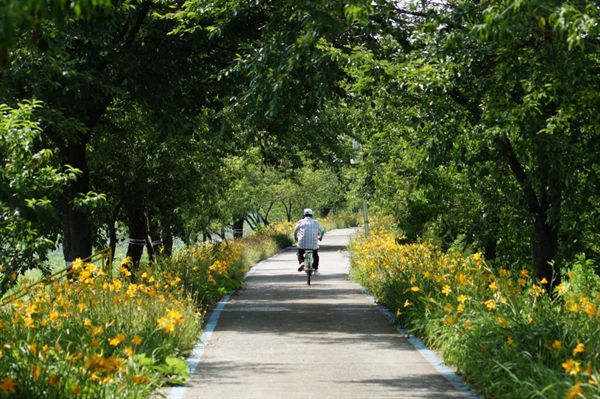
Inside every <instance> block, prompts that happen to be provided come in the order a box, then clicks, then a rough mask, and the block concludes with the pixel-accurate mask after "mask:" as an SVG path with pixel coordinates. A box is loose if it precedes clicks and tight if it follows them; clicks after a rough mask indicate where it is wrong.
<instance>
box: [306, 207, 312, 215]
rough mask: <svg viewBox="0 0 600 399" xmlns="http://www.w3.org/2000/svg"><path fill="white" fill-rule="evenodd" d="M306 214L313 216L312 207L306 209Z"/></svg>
mask: <svg viewBox="0 0 600 399" xmlns="http://www.w3.org/2000/svg"><path fill="white" fill-rule="evenodd" d="M304 216H312V209H310V208H306V209H304Z"/></svg>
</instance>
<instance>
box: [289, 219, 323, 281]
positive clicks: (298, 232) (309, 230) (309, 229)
mask: <svg viewBox="0 0 600 399" xmlns="http://www.w3.org/2000/svg"><path fill="white" fill-rule="evenodd" d="M312 214H313V212H312V209H310V208H306V209H305V210H304V218H303V219H300V220H299V221H298V223H296V228H295V229H294V240H296V241H298V263H300V267H298V271H299V272H301V271H302V270H304V253H305V252H306V250H307V249H312V251H313V259H314V263H313V269H314V270H315V272H316V271H317V270H318V269H319V242H318V241H321V240H322V239H323V235H324V234H325V229H324V228H323V226H321V225H320V224H319V222H317V221H316V220H314V219H313V217H312Z"/></svg>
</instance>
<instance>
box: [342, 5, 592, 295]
mask: <svg viewBox="0 0 600 399" xmlns="http://www.w3.org/2000/svg"><path fill="white" fill-rule="evenodd" d="M420 7H421V8H416V9H414V10H412V11H406V10H398V12H399V14H402V15H404V23H403V24H398V27H399V29H407V28H408V29H409V30H410V31H411V32H412V33H411V35H409V36H408V37H409V40H408V41H403V40H401V39H402V37H403V36H402V35H381V36H380V37H379V38H378V40H377V41H376V42H378V44H379V45H378V48H375V49H370V48H367V47H366V46H361V47H360V48H357V49H356V50H355V51H354V53H353V55H351V56H350V57H348V56H347V54H346V53H345V52H344V51H343V50H342V49H335V50H332V56H333V57H337V58H338V59H340V60H341V61H342V62H343V63H345V64H343V63H342V65H345V68H346V71H347V72H348V74H349V75H350V76H352V77H353V78H352V80H351V81H349V82H348V83H349V84H348V85H347V86H346V88H347V91H348V92H349V93H350V94H351V95H352V96H353V97H354V98H352V100H353V101H352V104H356V109H359V110H361V112H363V113H364V114H365V115H366V116H367V117H366V118H364V119H365V123H364V126H362V129H363V132H364V133H366V134H365V137H366V140H365V142H364V143H363V149H364V150H365V154H364V157H363V158H364V161H363V166H362V167H363V168H371V171H372V173H373V178H371V179H370V181H371V182H372V183H369V179H368V180H365V184H369V185H370V187H371V189H370V192H371V193H372V195H374V196H375V197H376V198H379V200H378V201H377V202H378V203H379V204H380V205H381V206H383V207H384V208H387V209H394V208H396V209H397V212H398V211H399V212H401V216H405V218H404V219H403V220H410V219H411V218H412V219H413V220H415V221H417V223H415V224H413V227H414V230H413V232H412V233H411V232H410V231H409V233H411V237H412V238H415V237H416V236H417V235H422V234H424V233H425V231H426V230H427V226H432V225H435V226H439V228H438V233H440V234H445V233H444V232H446V233H449V237H448V240H450V241H451V240H452V239H453V238H458V237H459V236H460V235H461V234H462V235H467V236H468V235H470V237H469V240H470V242H472V243H477V245H481V246H483V247H485V248H486V249H487V250H488V252H489V254H490V255H491V256H494V255H495V253H496V251H497V249H498V246H499V245H502V246H504V248H503V249H504V250H506V249H507V247H508V248H509V252H510V255H511V257H512V261H513V262H518V261H520V260H522V259H524V258H526V254H523V253H522V252H521V251H520V249H519V248H520V247H521V245H520V242H522V236H523V233H522V229H523V228H524V227H527V228H528V229H529V230H530V234H531V236H532V239H531V244H530V254H531V255H530V256H531V259H532V264H533V267H534V270H535V272H536V276H537V277H538V279H540V280H542V279H544V278H545V279H547V280H548V281H550V282H554V283H556V282H557V281H558V280H557V278H558V276H559V275H560V272H559V271H560V263H561V261H562V260H564V259H566V258H568V257H570V256H573V254H574V251H575V250H581V249H584V250H586V251H590V250H592V249H593V245H592V244H591V242H587V243H585V242H583V240H581V239H580V237H581V236H582V235H586V233H583V226H587V227H588V228H591V229H592V230H593V229H595V227H591V226H592V225H593V224H596V223H598V222H599V221H598V220H596V221H595V222H591V219H590V218H589V215H592V214H597V211H596V208H597V206H596V205H592V204H590V203H589V201H587V200H586V198H589V196H590V194H588V193H587V189H582V187H586V188H587V187H595V185H596V183H597V182H596V180H595V178H591V177H590V174H589V173H588V171H589V170H596V169H597V162H596V161H595V160H593V159H592V157H590V154H594V153H597V147H596V145H595V144H592V141H593V140H595V139H596V138H595V134H594V133H592V132H597V131H598V129H597V126H598V117H597V112H595V110H596V109H597V107H598V96H597V95H594V94H593V93H594V92H597V89H598V83H599V81H598V74H597V73H595V71H597V69H598V58H597V56H596V49H597V46H598V43H597V41H598V8H597V7H595V6H593V5H592V3H591V2H568V1H563V2H530V3H527V4H525V3H523V2H520V1H502V2H500V3H498V2H466V1H447V2H442V3H435V4H433V3H423V4H422V5H421V6H420ZM361 104H362V105H361ZM364 104H368V106H367V107H365V106H364ZM377 121H380V122H379V123H377ZM596 141H597V140H596ZM381 165H384V167H383V168H381ZM584 191H586V194H584V193H583V192H584ZM592 191H594V189H592ZM590 193H591V191H590ZM475 210H477V211H475ZM567 215H568V223H569V226H568V227H567V226H565V225H564V221H565V217H567ZM580 215H586V216H585V217H580ZM478 216H479V217H478ZM482 221H483V222H484V223H485V226H484V227H483V228H482V226H481V224H482ZM575 226H577V227H575ZM507 243H508V245H507ZM573 243H579V244H575V245H573ZM576 248H577V249H576ZM549 286H550V287H551V286H552V284H550V285H549Z"/></svg>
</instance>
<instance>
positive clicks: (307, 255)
mask: <svg viewBox="0 0 600 399" xmlns="http://www.w3.org/2000/svg"><path fill="white" fill-rule="evenodd" d="M314 270H315V269H313V251H312V249H307V250H306V251H305V252H304V272H305V273H306V284H308V285H310V277H311V276H312V274H313V271H314Z"/></svg>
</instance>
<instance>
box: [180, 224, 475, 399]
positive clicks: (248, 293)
mask: <svg viewBox="0 0 600 399" xmlns="http://www.w3.org/2000/svg"><path fill="white" fill-rule="evenodd" d="M352 233H353V230H352V229H343V230H334V231H332V232H329V233H328V234H326V235H325V239H324V240H323V243H322V246H321V249H320V251H319V253H320V255H321V266H320V269H321V270H322V271H321V275H320V276H317V277H316V278H315V280H314V281H313V284H312V285H311V286H307V285H306V276H305V274H304V273H298V272H297V271H296V268H297V262H296V256H295V250H293V249H288V250H286V251H284V252H282V253H280V254H278V255H276V256H274V257H272V258H270V259H269V260H267V261H266V262H264V263H262V264H261V265H260V266H258V267H257V268H256V269H255V271H254V272H253V273H251V275H249V276H248V278H247V280H246V285H245V289H243V290H241V291H240V292H239V293H238V294H236V295H234V296H232V298H231V299H230V300H229V302H228V303H227V304H226V306H225V307H224V308H223V311H222V313H221V315H220V318H219V320H218V324H217V326H216V329H215V331H214V333H213V334H212V336H211V338H210V341H209V342H208V344H207V346H206V348H205V351H204V353H203V356H202V360H201V362H200V364H199V365H198V368H197V369H196V372H195V374H194V375H193V376H192V378H191V380H190V381H189V382H188V384H187V386H186V388H184V389H177V390H173V391H172V393H171V394H170V397H171V398H174V397H177V398H186V399H191V398H197V399H212V398H214V399H227V398H256V399H259V398H260V399H268V398H277V399H281V398H284V399H294V398H344V399H346V398H430V399H433V398H440V399H443V398H464V397H465V396H464V395H463V394H461V393H460V392H458V391H456V390H455V389H454V388H453V387H452V385H451V384H450V383H449V382H448V381H447V380H446V379H445V378H444V377H442V376H441V375H440V374H439V373H438V372H436V371H435V369H434V368H433V367H432V366H431V365H430V364H429V363H427V361H426V360H425V359H424V358H423V357H422V356H421V355H420V354H419V352H417V351H416V350H415V349H414V348H413V347H412V346H411V345H410V343H409V342H408V341H407V340H406V339H404V338H403V337H402V336H401V335H400V334H398V333H397V332H396V330H395V329H394V327H393V326H392V325H390V323H389V322H388V321H387V320H386V319H385V318H384V316H383V315H382V314H381V313H380V312H379V311H378V310H377V308H376V307H375V306H374V305H373V304H372V303H371V302H370V301H369V299H368V298H367V297H366V296H365V295H364V294H363V293H362V291H361V288H360V286H359V285H358V284H356V283H354V282H352V281H349V280H348V279H347V276H346V274H345V257H344V253H342V252H341V250H342V249H343V248H344V247H345V246H346V244H347V243H348V241H349V237H350V236H351V234H352Z"/></svg>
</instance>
